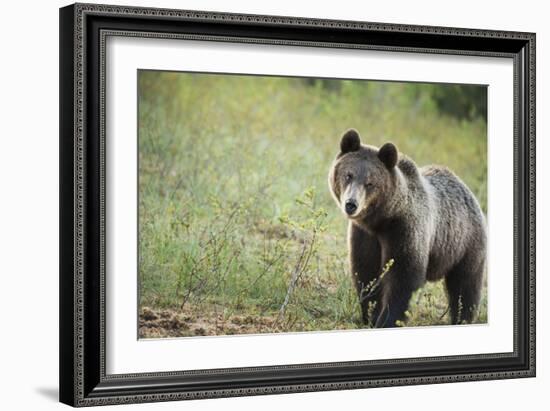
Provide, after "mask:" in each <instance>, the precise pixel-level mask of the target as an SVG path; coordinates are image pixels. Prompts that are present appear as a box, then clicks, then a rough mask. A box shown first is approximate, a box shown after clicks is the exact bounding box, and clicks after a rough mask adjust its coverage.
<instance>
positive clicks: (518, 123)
mask: <svg viewBox="0 0 550 411" xmlns="http://www.w3.org/2000/svg"><path fill="white" fill-rule="evenodd" d="M108 36H133V37H152V38H170V39H194V40H202V41H212V40H215V41H220V42H234V43H258V44H275V45H289V46H307V47H328V48H340V49H366V50H382V51H389V52H391V51H399V52H410V53H430V54H447V55H468V56H485V57H507V58H511V59H513V64H514V85H513V87H514V181H513V182H512V181H510V184H513V185H514V221H513V222H512V221H510V224H513V225H514V281H515V283H514V319H513V321H514V350H513V352H510V353H492V354H478V355H456V356H445V357H431V358H409V359H399V360H386V359H379V360H369V361H361V360H360V359H358V361H354V362H339V363H317V364H303V365H299V364H298V365H296V364H293V365H285V364H280V365H276V366H266V367H247V368H230V369H213V370H198V371H195V370H173V371H171V372H158V373H139V374H115V375H109V374H107V373H106V371H105V350H106V347H105V333H106V327H105V318H106V314H105V312H106V304H105V257H106V256H105V231H106V229H108V226H107V225H106V215H105V195H106V190H105V157H106V156H107V155H108V153H106V151H105V87H106V81H105V80H106V78H105V76H106V72H105V40H106V38H107V37H108ZM60 101H61V102H60V221H61V222H60V236H61V240H60V250H61V251H60V400H61V402H63V403H66V404H70V405H73V406H92V405H104V404H123V403H137V402H151V401H171V400H182V399H198V398H215V397H229V396H244V395H259V394H276V393H291V392H303V391H323V390H338V389H354V388H368V387H383V386H396V385H414V384H434V383H447V382H458V381H477V380H489V379H505V378H521V377H534V376H535V34H533V33H523V32H507V31H488V30H478V29H462V28H446V27H427V26H412V25H397V24H384V23H366V22H352V21H333V20H316V19H306V18H293V17H278V16H259V15H240V14H226V13H214V12H198V11H182V10H166V9H148V8H135V7H123V6H106V5H92V4H75V5H71V6H67V7H64V8H62V9H61V10H60ZM493 121H498V119H493Z"/></svg>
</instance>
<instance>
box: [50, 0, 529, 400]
mask: <svg viewBox="0 0 550 411" xmlns="http://www.w3.org/2000/svg"><path fill="white" fill-rule="evenodd" d="M60 101H61V103H60V153H61V154H60V159H61V160H60V161H61V163H60V207H61V210H60V213H61V227H60V233H61V245H60V248H61V256H60V264H61V267H60V399H61V401H62V402H64V403H66V404H70V405H73V406H90V405H102V404H120V403H135V402H150V401H169V400H182V399H196V398H213V397H228V396H242V395H257V394H276V393H290V392H300V391H321V390H338V389H353V388H368V387H381V386H395V385H410V384H432V383H445V382H455V381H457V382H458V381H476V380H488V379H502V378H520V377H533V376H535V34H534V33H519V32H505V31H489V30H483V29H462V28H447V27H425V26H411V25H396V24H385V23H369V22H355V21H354V22H352V21H334V20H315V19H306V18H294V17H279V16H259V15H239V14H226V13H214V12H199V11H184V10H167V9H148V8H137V7H126V6H106V5H90V4H75V5H71V6H67V7H64V8H62V9H61V10H60Z"/></svg>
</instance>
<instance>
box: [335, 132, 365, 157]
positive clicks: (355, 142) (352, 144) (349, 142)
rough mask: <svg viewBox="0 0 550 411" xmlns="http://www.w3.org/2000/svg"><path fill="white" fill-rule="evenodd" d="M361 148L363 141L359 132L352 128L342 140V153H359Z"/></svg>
mask: <svg viewBox="0 0 550 411" xmlns="http://www.w3.org/2000/svg"><path fill="white" fill-rule="evenodd" d="M360 148H361V139H360V138H359V133H358V132H357V130H355V129H353V128H350V129H349V130H348V131H346V132H345V133H344V135H343V136H342V140H340V151H342V154H346V153H349V152H351V151H359V149H360Z"/></svg>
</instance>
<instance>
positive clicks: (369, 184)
mask: <svg viewBox="0 0 550 411" xmlns="http://www.w3.org/2000/svg"><path fill="white" fill-rule="evenodd" d="M365 187H366V188H373V187H374V184H373V183H365Z"/></svg>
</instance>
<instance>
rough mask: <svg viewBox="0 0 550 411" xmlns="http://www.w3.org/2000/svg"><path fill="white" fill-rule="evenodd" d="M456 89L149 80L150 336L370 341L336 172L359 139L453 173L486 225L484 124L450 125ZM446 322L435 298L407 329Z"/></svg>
mask: <svg viewBox="0 0 550 411" xmlns="http://www.w3.org/2000/svg"><path fill="white" fill-rule="evenodd" d="M446 87H447V88H449V87H454V86H442V85H440V86H438V85H432V84H409V83H392V82H375V81H350V80H311V79H298V78H282V77H259V76H236V75H212V74H210V75H209V74H193V73H172V72H156V71H140V72H139V84H138V92H139V287H140V288H139V304H140V306H139V310H140V333H139V334H140V336H141V337H143V338H150V337H169V336H171V337H175V336H192V335H223V334H242V333H264V332H296V331H309V330H335V329H355V328H361V327H363V325H362V324H361V322H360V317H361V315H360V308H359V304H358V300H357V296H356V294H355V289H354V286H353V283H352V280H351V275H350V273H349V267H348V263H347V245H346V227H347V221H346V219H345V217H344V216H343V215H342V213H341V212H340V211H339V210H338V208H337V206H336V204H335V203H334V200H333V199H332V197H331V195H330V192H329V189H328V184H327V173H328V170H329V167H330V165H331V163H332V160H333V159H334V157H335V155H336V154H337V153H338V151H339V141H340V136H341V134H342V132H343V131H344V130H346V129H347V128H350V127H354V128H356V129H358V130H359V132H360V133H361V136H362V140H363V142H364V143H367V144H372V145H376V146H380V145H381V144H383V143H384V142H386V141H392V142H394V143H395V144H396V145H397V146H398V148H399V150H400V151H402V152H404V153H406V154H408V155H409V156H410V157H412V158H413V159H414V160H415V161H416V163H417V164H418V165H419V166H421V165H426V164H431V163H437V164H444V165H446V166H448V167H449V168H451V169H452V170H453V171H455V172H456V173H457V174H458V175H459V176H460V177H461V178H462V179H463V180H464V181H465V182H466V184H467V185H468V186H469V187H470V188H471V189H472V191H473V192H474V194H475V195H476V196H477V198H478V200H479V201H480V203H481V204H482V207H483V209H484V211H486V195H487V157H486V155H487V138H486V136H487V126H486V120H485V119H484V116H483V115H477V114H476V113H475V112H474V111H473V110H470V109H466V111H465V113H466V114H464V115H453V114H452V113H449V112H447V111H445V109H444V106H443V105H441V104H440V101H441V95H443V96H444V95H445V92H446V91H447V90H443V89H444V88H446ZM474 88H477V89H479V88H480V87H477V86H470V87H462V88H460V90H459V91H460V92H461V93H462V92H463V91H464V90H466V92H468V93H469V92H470V91H472V90H473V89H474ZM470 89H472V90H470ZM475 91H476V90H473V92H475ZM468 93H462V94H461V96H464V95H466V98H467V95H468ZM470 100H471V98H470ZM486 294H487V292H486V288H485V291H484V296H483V301H482V306H481V308H480V316H479V320H478V321H479V322H486V320H487V297H486ZM446 311H447V300H446V295H445V291H444V287H443V284H442V283H441V282H440V283H431V284H428V285H426V287H424V288H423V289H421V290H419V291H418V292H417V293H416V295H415V296H414V297H413V300H412V304H411V308H410V318H409V321H408V323H407V325H408V326H415V325H434V324H448V322H449V318H448V313H447V312H446Z"/></svg>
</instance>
